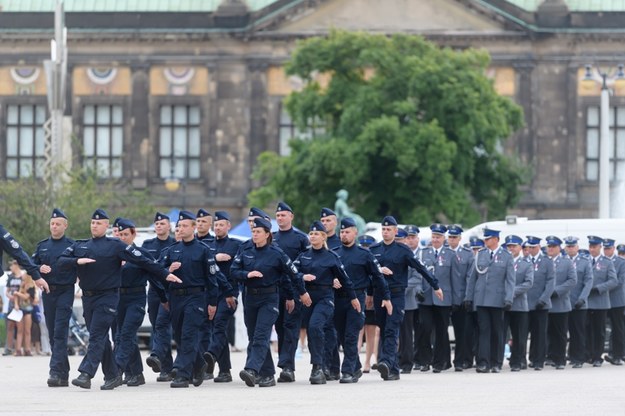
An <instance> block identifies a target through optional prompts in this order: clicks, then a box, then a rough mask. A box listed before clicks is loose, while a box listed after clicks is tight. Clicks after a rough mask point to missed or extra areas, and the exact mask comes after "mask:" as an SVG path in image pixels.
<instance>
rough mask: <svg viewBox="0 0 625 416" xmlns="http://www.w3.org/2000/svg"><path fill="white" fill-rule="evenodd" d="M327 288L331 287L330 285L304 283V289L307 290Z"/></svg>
mask: <svg viewBox="0 0 625 416" xmlns="http://www.w3.org/2000/svg"><path fill="white" fill-rule="evenodd" d="M328 289H332V286H329V285H306V290H307V291H311V290H328Z"/></svg>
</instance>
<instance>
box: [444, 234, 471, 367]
mask: <svg viewBox="0 0 625 416" xmlns="http://www.w3.org/2000/svg"><path fill="white" fill-rule="evenodd" d="M463 231H464V230H463V229H462V227H460V226H459V225H455V224H454V225H450V226H449V227H447V242H448V243H449V248H450V249H451V250H453V251H454V252H455V254H456V261H457V266H456V267H455V268H454V271H455V273H454V274H453V275H452V284H451V287H452V300H451V324H452V325H453V327H454V338H455V340H456V347H455V352H454V363H453V364H454V368H455V370H456V371H462V370H464V369H465V368H468V367H469V365H470V362H471V359H470V354H469V348H470V346H469V345H467V341H466V337H465V334H466V332H467V316H468V313H467V311H466V310H465V309H464V307H462V304H463V302H464V294H465V293H466V291H467V282H468V281H469V277H470V275H471V270H473V261H474V255H473V252H472V251H471V249H470V248H467V247H464V246H461V245H460V239H461V237H462V232H463Z"/></svg>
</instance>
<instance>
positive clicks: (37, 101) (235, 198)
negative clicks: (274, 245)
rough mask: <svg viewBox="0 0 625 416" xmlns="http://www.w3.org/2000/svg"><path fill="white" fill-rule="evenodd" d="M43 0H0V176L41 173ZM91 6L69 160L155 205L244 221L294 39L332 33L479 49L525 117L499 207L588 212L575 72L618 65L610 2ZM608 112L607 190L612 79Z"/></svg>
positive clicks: (616, 119) (587, 163)
mask: <svg viewBox="0 0 625 416" xmlns="http://www.w3.org/2000/svg"><path fill="white" fill-rule="evenodd" d="M42 3H43V4H44V5H43V6H41V4H42ZM49 3H50V5H49V7H47V8H46V6H45V2H40V1H32V2H31V1H28V0H24V1H19V2H17V1H13V2H12V1H9V0H0V6H1V8H0V39H1V42H0V80H2V82H0V106H1V108H0V135H1V136H2V137H5V138H6V140H2V141H0V179H12V178H15V177H19V176H24V175H29V174H33V173H34V174H35V175H40V174H41V172H40V168H39V167H40V163H41V161H42V157H43V153H42V146H43V142H42V138H43V130H42V128H41V127H40V125H41V122H42V121H43V120H45V118H46V117H47V113H46V80H45V75H44V72H43V65H42V62H43V60H44V59H47V58H48V56H49V53H50V52H49V48H50V46H49V45H50V39H51V38H52V36H53V29H52V28H53V20H54V16H53V13H52V10H53V4H54V2H53V1H49ZM106 3H107V2H101V5H100V6H98V7H100V10H98V11H89V10H84V9H83V7H84V6H81V5H84V3H83V2H80V1H70V0H66V2H65V4H66V18H65V19H66V25H67V27H68V48H69V59H68V60H69V64H68V82H67V86H68V88H67V100H66V101H67V108H66V116H67V117H68V118H69V119H70V120H71V123H69V124H71V133H72V134H71V136H68V137H67V138H66V144H67V146H68V147H69V148H71V154H72V162H71V163H73V164H75V165H86V166H93V167H95V168H97V169H98V170H99V172H100V173H101V176H102V177H103V178H107V177H110V178H114V179H119V180H124V181H128V182H129V183H131V184H132V186H134V187H136V188H146V187H149V188H150V189H151V191H152V194H153V195H154V197H155V203H156V204H158V205H162V206H169V207H182V206H184V207H186V208H189V209H197V208H199V207H205V208H208V209H211V210H216V209H227V210H230V211H231V213H232V214H233V216H234V217H240V216H243V215H244V213H245V210H246V207H247V201H246V195H247V193H248V192H249V190H250V189H251V188H252V187H253V186H254V185H255V184H254V183H253V182H252V181H251V179H250V173H251V172H252V169H253V167H254V164H255V163H256V158H257V157H258V155H259V154H260V153H261V152H262V151H264V150H268V149H269V150H274V151H276V152H282V153H284V152H287V151H288V149H287V148H286V146H285V144H286V142H287V141H288V139H289V138H290V137H292V136H293V135H294V134H296V132H295V129H294V126H293V125H292V123H291V121H290V119H289V117H288V115H287V114H286V113H285V112H284V110H283V106H282V100H283V99H284V97H286V96H287V95H288V94H289V93H290V92H291V91H293V90H294V89H297V88H298V87H299V86H301V82H299V80H297V79H292V78H287V77H286V76H285V74H284V70H283V65H284V62H285V61H286V60H287V59H288V58H289V55H290V53H291V51H292V50H293V48H294V47H295V45H296V42H297V40H299V39H303V38H306V37H309V36H315V35H323V34H324V33H327V32H328V31H329V30H330V29H331V28H341V29H347V30H364V31H370V32H374V33H386V34H390V33H397V32H400V33H410V34H415V35H416V34H419V35H423V36H425V37H426V38H428V39H430V40H432V41H434V42H436V43H437V44H439V45H441V46H446V47H451V48H458V49H463V48H467V47H476V48H484V49H486V50H488V51H489V52H490V54H491V56H492V64H491V67H490V69H489V76H491V77H492V78H493V82H494V85H495V87H496V89H497V91H498V92H499V93H500V94H502V95H506V96H509V97H510V98H512V99H513V100H514V101H515V102H517V103H518V104H520V105H521V106H522V107H523V109H524V111H525V127H524V128H523V129H522V131H520V132H518V133H517V134H516V135H515V136H514V137H512V138H510V139H509V140H508V142H507V143H506V147H505V150H504V151H506V152H509V153H511V154H515V155H517V156H518V157H519V158H520V159H521V160H522V161H523V162H524V163H525V164H526V165H528V166H530V167H531V169H532V176H531V180H530V182H529V184H528V185H527V186H526V187H525V188H524V189H523V196H522V198H521V201H520V202H519V204H518V206H517V207H515V208H513V209H511V213H514V214H519V215H525V216H529V217H532V218H556V217H569V218H575V217H593V216H596V215H597V210H598V197H597V192H598V174H597V172H598V131H599V130H598V129H599V120H598V106H599V95H600V85H599V84H596V85H594V86H593V85H590V86H589V85H588V84H586V83H582V82H581V80H582V78H583V77H584V75H585V65H587V64H593V65H594V67H593V68H597V67H598V68H600V70H601V71H611V75H616V72H614V71H616V69H617V68H618V65H619V64H621V63H625V53H623V52H622V45H623V42H624V41H625V30H623V28H622V22H623V21H624V20H623V17H625V5H621V6H622V9H623V10H620V9H619V7H621V6H619V2H617V1H614V2H607V3H614V4H613V5H612V6H613V7H611V9H610V10H607V9H606V10H604V9H592V8H590V7H589V6H588V7H586V8H585V6H584V4H583V3H584V2H583V1H581V0H569V1H564V0H546V1H543V0H510V1H504V0H384V1H379V0H276V1H271V0H248V1H247V2H244V1H243V0H224V1H221V2H220V1H196V2H186V4H188V5H190V6H189V7H186V8H185V9H183V8H182V7H183V6H181V5H182V3H184V2H174V1H171V2H153V4H152V5H151V6H149V5H148V4H149V3H150V2H136V3H142V7H143V8H133V7H132V6H126V8H125V9H121V10H120V9H112V8H111V9H109V8H108V7H109V6H107V5H106ZM112 3H113V4H114V3H115V2H112ZM127 3H129V4H133V2H127ZM586 3H588V2H586ZM590 3H592V2H590ZM621 3H622V2H621ZM163 4H165V6H163ZM163 7H164V8H163ZM611 106H612V109H611V123H612V127H611V133H610V134H611V140H612V142H613V146H612V147H611V152H612V153H611V162H612V165H611V166H612V167H611V169H612V173H613V175H614V180H613V182H612V184H613V187H614V188H615V189H616V188H619V180H624V181H625V88H623V87H621V85H620V84H619V83H616V84H614V87H613V96H612V101H611ZM171 178H176V179H178V180H179V183H180V184H181V185H182V186H181V187H180V188H179V189H178V190H177V191H175V192H171V191H168V190H167V189H166V188H165V186H164V184H165V182H166V180H167V179H171ZM624 194H625V192H624ZM624 197H625V195H624ZM614 214H615V215H619V214H618V213H617V212H616V210H614Z"/></svg>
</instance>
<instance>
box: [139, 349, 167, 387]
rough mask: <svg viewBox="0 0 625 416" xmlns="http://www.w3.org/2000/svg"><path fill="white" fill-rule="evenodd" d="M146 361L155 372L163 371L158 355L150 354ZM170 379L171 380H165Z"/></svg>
mask: <svg viewBox="0 0 625 416" xmlns="http://www.w3.org/2000/svg"><path fill="white" fill-rule="evenodd" d="M145 363H146V364H147V365H148V367H150V368H151V369H152V371H154V372H155V373H160V372H161V360H159V359H158V357H157V356H156V355H150V356H149V357H148V358H146V359H145ZM164 381H169V380H164Z"/></svg>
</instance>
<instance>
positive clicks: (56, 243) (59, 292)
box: [32, 235, 76, 382]
mask: <svg viewBox="0 0 625 416" xmlns="http://www.w3.org/2000/svg"><path fill="white" fill-rule="evenodd" d="M74 243H75V241H74V240H72V239H71V238H68V237H66V236H65V235H64V236H63V237H61V238H59V239H56V240H55V239H54V238H52V237H49V238H46V239H45V240H42V241H40V242H39V243H38V244H37V248H36V249H35V253H34V254H33V256H32V259H33V262H34V263H35V264H36V265H38V266H41V265H44V264H47V265H48V266H50V268H51V269H52V270H51V271H50V273H45V274H44V276H45V277H44V279H45V280H46V282H48V286H49V288H50V292H49V293H45V292H44V293H43V296H42V301H43V310H44V312H45V320H46V327H47V328H48V333H49V335H50V347H51V350H52V355H51V357H50V376H53V377H54V376H55V377H58V378H59V379H61V380H63V381H64V382H66V381H67V380H68V378H69V360H68V359H67V334H68V331H69V319H70V318H71V316H72V307H73V304H74V285H75V284H76V270H75V269H68V270H61V269H60V268H59V267H58V264H57V263H58V260H59V257H61V254H63V252H64V251H65V250H66V249H67V248H68V247H70V246H71V245H73V244H74Z"/></svg>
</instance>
